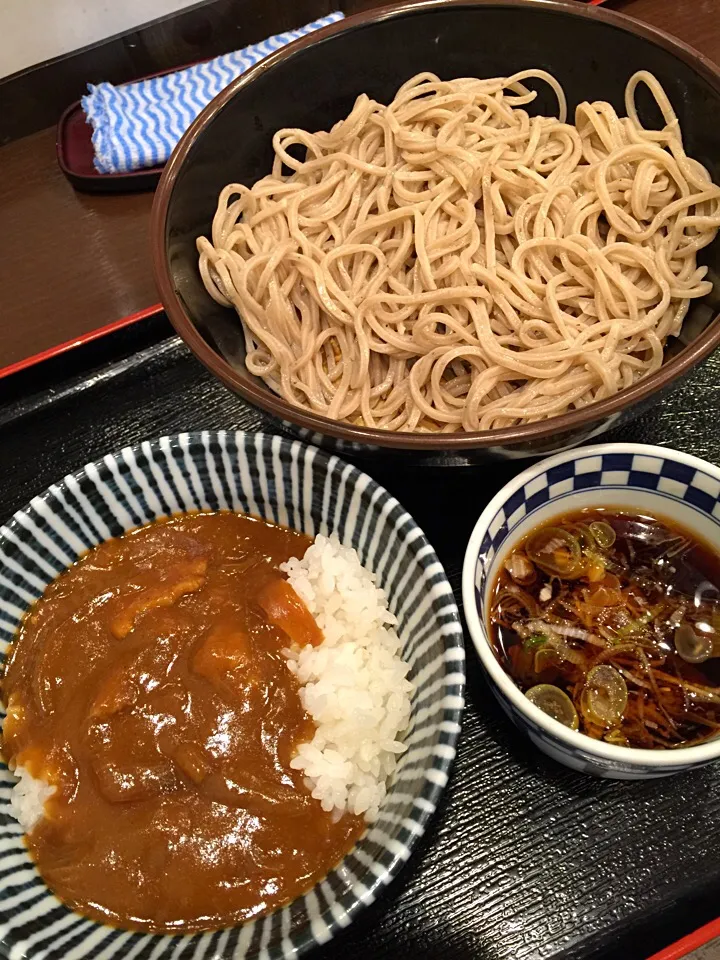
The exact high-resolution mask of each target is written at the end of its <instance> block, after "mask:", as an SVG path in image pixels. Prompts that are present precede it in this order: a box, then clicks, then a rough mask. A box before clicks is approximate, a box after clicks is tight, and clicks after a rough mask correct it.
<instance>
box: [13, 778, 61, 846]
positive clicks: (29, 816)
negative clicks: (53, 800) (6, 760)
mask: <svg viewBox="0 0 720 960" xmlns="http://www.w3.org/2000/svg"><path fill="white" fill-rule="evenodd" d="M13 776H15V777H17V778H18V782H17V783H16V784H15V786H14V787H13V788H12V791H11V793H10V814H11V815H12V816H13V817H15V819H16V820H17V821H18V822H19V823H20V826H21V827H22V828H23V830H24V831H25V833H30V831H31V830H32V829H33V827H34V826H35V824H36V823H37V822H38V820H41V819H42V818H43V817H44V816H45V801H46V800H49V799H50V797H51V796H52V795H53V794H54V793H55V791H56V789H57V787H54V786H52V785H51V784H49V783H47V782H46V781H45V780H39V779H38V778H37V777H33V775H32V774H31V773H29V772H28V771H27V770H26V769H25V767H15V769H14V770H13Z"/></svg>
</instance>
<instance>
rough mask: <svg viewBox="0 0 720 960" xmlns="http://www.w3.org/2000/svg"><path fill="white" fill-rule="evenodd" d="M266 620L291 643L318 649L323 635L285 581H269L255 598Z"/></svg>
mask: <svg viewBox="0 0 720 960" xmlns="http://www.w3.org/2000/svg"><path fill="white" fill-rule="evenodd" d="M257 600H258V603H259V604H260V606H261V607H262V608H263V610H264V611H265V613H266V615H267V618H268V620H270V622H271V623H274V624H275V626H276V627H279V628H280V629H281V630H282V631H283V632H284V633H286V634H287V635H288V636H289V637H290V639H291V640H292V642H293V643H297V644H298V646H300V647H304V646H305V645H306V644H308V643H309V644H311V645H312V646H313V647H318V646H319V645H320V644H321V643H322V642H323V639H324V638H323V634H322V630H321V629H320V627H319V626H318V625H317V623H316V622H315V618H314V617H313V615H312V614H311V613H310V611H309V610H308V608H307V607H306V606H305V604H304V603H303V601H302V600H301V598H300V597H299V596H298V595H297V593H296V592H295V590H293V588H292V587H291V586H290V584H289V583H288V582H287V580H271V581H270V583H268V584H266V585H265V586H264V587H263V588H262V590H260V592H259V593H258V596H257Z"/></svg>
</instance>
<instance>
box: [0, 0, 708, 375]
mask: <svg viewBox="0 0 720 960" xmlns="http://www.w3.org/2000/svg"><path fill="white" fill-rule="evenodd" d="M379 5H380V4H379V3H375V2H373V0H346V2H343V3H340V6H341V7H342V8H343V9H344V10H345V11H346V12H348V13H351V12H355V11H357V10H360V9H367V8H369V7H372V6H379ZM336 6H337V4H335V3H332V2H329V0H293V2H292V3H290V2H288V0H274V2H272V0H216V2H214V3H210V4H206V5H203V6H202V7H200V8H198V9H196V10H193V11H190V12H189V13H187V14H181V15H180V16H179V17H177V18H175V19H174V20H172V21H164V22H163V23H162V24H159V25H155V26H153V27H151V28H148V30H147V31H137V32H135V33H133V34H129V35H128V36H127V37H125V38H123V39H121V40H115V41H111V42H109V43H108V44H105V45H102V46H100V47H98V48H95V49H94V50H93V51H87V52H85V53H82V54H79V55H77V57H76V58H65V59H64V60H63V61H62V64H64V68H63V70H59V65H58V64H55V65H51V67H50V68H44V71H34V72H33V75H32V77H27V76H26V77H25V78H24V79H23V78H19V77H15V78H11V82H7V83H5V84H3V85H0V94H3V98H2V103H3V111H6V112H7V116H8V117H10V118H11V120H12V118H13V117H15V119H17V117H18V115H19V114H18V111H21V110H22V108H23V107H24V108H25V110H26V112H27V116H28V119H27V123H26V126H27V127H28V128H30V127H32V123H33V122H37V120H38V117H39V118H41V119H42V121H43V122H50V120H52V121H53V122H54V121H55V120H56V119H57V117H58V116H59V114H60V112H61V111H62V109H63V108H64V107H65V106H66V105H67V103H68V101H69V100H71V99H73V98H74V97H77V96H78V94H79V92H80V91H81V88H82V86H83V84H84V83H85V81H86V80H88V79H92V80H100V79H112V80H116V81H117V80H127V79H130V78H131V77H132V76H138V75H141V74H144V73H147V72H151V71H153V70H159V69H163V68H165V67H168V66H177V65H181V64H182V63H187V62H188V61H191V60H197V59H201V58H202V57H207V56H212V55H214V54H217V53H220V52H224V51H227V50H231V49H237V48H238V47H241V46H243V45H245V44H247V43H252V42H254V41H256V40H259V39H261V38H262V37H264V36H267V35H268V34H272V33H276V32H279V31H282V30H284V29H287V28H289V27H291V26H298V25H300V24H302V23H306V22H307V21H309V20H312V19H313V18H314V17H317V16H322V15H323V14H324V13H327V12H328V11H329V10H331V9H333V8H334V7H336ZM615 6H616V8H617V9H621V10H622V11H623V12H624V13H628V14H631V15H632V16H635V17H637V18H638V19H641V20H645V21H646V22H648V23H651V24H653V25H654V26H657V27H660V28H662V29H664V30H666V31H667V32H668V33H672V34H674V35H675V36H677V37H679V38H680V39H681V40H684V41H685V42H686V43H689V44H691V45H692V46H694V47H696V48H697V49H698V50H700V51H701V52H702V53H704V54H706V55H707V56H708V57H710V58H711V59H713V60H716V61H718V62H720V0H625V2H624V3H616V4H615ZM104 65H105V67H106V69H105V67H104ZM47 71H50V72H47ZM58 71H59V72H58ZM83 71H84V73H83ZM43 76H44V77H45V84H46V86H45V89H46V90H49V91H52V92H49V93H48V95H47V97H46V98H45V100H43V97H42V95H41V93H42V91H41V87H40V80H41V78H42V77H43ZM21 80H22V83H21V82H20V81H21ZM58 90H60V93H61V96H58ZM48 111H51V113H48ZM7 129H9V128H7ZM7 136H8V134H7V132H6V134H5V139H7ZM151 204H152V196H151V195H150V194H134V195H121V196H92V195H87V194H81V193H76V192H75V191H74V190H73V188H72V187H71V186H70V184H69V183H68V182H67V181H66V180H65V178H64V177H63V175H62V174H61V173H60V170H59V169H58V166H57V162H56V158H55V127H54V125H53V126H52V127H46V128H45V129H43V130H38V131H37V132H35V133H32V134H30V135H28V136H25V137H22V138H20V139H17V140H14V141H12V142H10V143H7V145H5V146H3V147H1V148H0V368H2V367H4V366H7V365H9V364H12V363H14V362H16V361H18V360H21V359H23V358H24V357H28V356H31V355H33V354H36V353H39V352H41V351H44V350H47V349H48V348H50V347H52V346H54V345H55V344H58V343H62V342H64V341H66V340H70V339H72V338H74V337H77V336H79V335H82V334H83V333H86V332H88V331H90V330H93V329H95V328H97V327H101V326H104V325H105V324H108V323H112V322H113V321H116V320H118V319H119V318H121V317H123V316H126V315H128V314H132V313H135V312H136V311H139V310H142V309H144V308H146V307H148V306H150V305H151V304H153V303H155V302H156V301H157V294H156V292H155V289H154V285H153V281H152V277H151V267H150V258H149V250H148V243H147V226H148V217H149V213H150V207H151Z"/></svg>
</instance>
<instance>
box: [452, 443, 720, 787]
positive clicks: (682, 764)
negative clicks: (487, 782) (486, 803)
mask: <svg viewBox="0 0 720 960" xmlns="http://www.w3.org/2000/svg"><path fill="white" fill-rule="evenodd" d="M587 507H609V508H611V509H612V508H616V509H623V508H624V509H626V510H629V511H631V512H636V513H649V514H651V515H654V516H659V517H665V518H667V519H669V520H671V521H674V522H675V523H677V524H678V525H679V526H681V527H684V528H685V529H686V530H689V531H690V532H691V533H694V534H695V535H696V536H698V537H700V538H701V539H703V540H704V541H705V542H706V543H709V544H710V546H711V547H713V548H714V549H715V550H716V551H717V552H718V553H720V469H718V467H716V466H714V465H713V464H710V463H707V462H706V461H705V460H700V459H699V458H698V457H691V456H689V455H688V454H686V453H680V452H679V451H678V450H668V449H666V448H664V447H652V446H646V445H644V444H638V443H606V444H601V445H599V446H595V447H581V448H580V449H578V450H570V451H568V452H566V453H561V454H558V455H557V456H555V457H550V458H549V459H547V460H542V461H540V463H536V464H533V466H531V467H528V469H527V470H524V471H523V472H522V473H521V474H519V475H518V476H517V477H515V479H514V480H512V481H511V482H510V483H508V484H506V485H505V486H504V487H503V488H502V490H501V491H500V492H499V493H498V494H497V496H496V497H494V498H493V499H492V500H491V501H490V503H489V504H488V505H487V507H486V508H485V510H484V511H483V512H482V514H481V515H480V519H479V520H478V522H477V524H476V525H475V529H474V531H473V533H472V536H471V538H470V542H469V544H468V548H467V551H466V553H465V563H464V566H463V584H462V590H463V606H464V610H465V618H466V620H467V625H468V630H469V631H470V635H471V637H472V639H473V642H474V644H475V648H476V650H477V652H478V654H479V656H480V660H481V661H482V664H483V666H484V668H485V670H486V672H487V674H488V676H489V678H490V683H491V686H492V690H493V693H494V694H495V696H496V697H497V699H498V701H499V703H500V705H501V707H502V708H503V710H504V711H505V712H506V713H507V714H508V716H509V717H510V719H511V720H512V721H513V722H514V723H515V724H516V725H517V726H518V727H519V728H520V729H521V730H523V731H524V732H525V733H527V734H528V736H529V737H530V739H531V740H532V742H533V743H534V744H535V745H536V746H537V747H539V748H540V750H542V751H543V752H544V753H546V754H548V756H551V757H552V758H553V759H555V760H558V761H559V762H560V763H564V764H565V765H566V766H568V767H572V768H574V769H575V770H581V771H582V772H583V773H592V774H595V775H596V776H600V777H611V778H613V779H618V780H639V779H649V778H652V777H666V776H668V775H669V774H672V773H681V772H682V771H685V770H689V769H692V768H694V767H699V766H702V765H703V764H705V763H709V762H710V761H712V760H716V759H718V758H720V737H716V738H715V739H713V740H709V741H707V742H706V743H701V744H698V745H697V746H694V747H678V748H676V749H673V750H637V749H631V748H629V747H621V746H615V745H613V744H610V743H604V742H603V741H599V740H593V739H592V738H591V737H587V736H585V734H583V733H579V732H577V731H575V730H570V729H569V728H568V727H565V726H563V724H562V723H560V722H559V721H557V720H554V719H553V718H552V717H549V716H547V714H545V713H543V712H542V711H541V710H540V709H539V708H538V707H536V706H535V705H534V704H532V703H531V702H530V701H529V700H528V699H527V697H526V696H525V695H524V694H523V693H522V691H521V690H520V689H519V688H518V687H516V686H515V684H514V683H513V681H512V680H511V679H510V677H509V676H508V675H507V674H506V673H505V671H504V670H503V668H502V667H501V666H500V664H499V662H498V660H497V658H496V657H495V654H494V652H493V650H492V647H491V646H490V643H489V640H488V626H487V625H488V615H489V606H490V604H489V600H490V595H491V593H492V589H493V586H494V583H495V577H496V575H497V573H498V570H499V568H500V564H501V563H502V562H503V561H504V560H505V558H506V557H507V555H508V554H509V553H510V552H511V551H512V549H513V548H514V546H515V545H516V544H517V543H518V542H519V541H520V540H522V539H523V538H524V537H525V536H527V534H528V533H530V531H531V530H532V529H533V528H535V527H537V526H539V525H541V524H543V523H547V522H548V521H549V520H551V519H553V518H554V517H558V516H561V515H562V514H564V513H569V512H571V511H575V510H583V509H585V508H587Z"/></svg>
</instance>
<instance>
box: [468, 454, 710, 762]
mask: <svg viewBox="0 0 720 960" xmlns="http://www.w3.org/2000/svg"><path fill="white" fill-rule="evenodd" d="M719 502H720V469H718V468H717V467H716V466H714V465H713V464H710V463H707V462H706V461H704V460H700V459H699V458H697V457H692V456H688V455H687V454H684V453H679V452H678V451H675V450H667V449H664V448H662V447H653V446H649V445H646V444H626V443H608V444H602V445H599V446H592V447H583V448H582V449H580V450H577V451H566V452H564V453H561V454H558V455H557V456H554V457H550V458H548V459H546V460H542V461H541V462H539V463H537V464H535V465H533V466H531V467H529V468H528V469H527V470H525V471H523V472H522V473H521V474H519V475H518V476H517V477H516V478H515V479H514V480H512V481H511V482H510V483H508V484H507V485H506V486H505V487H503V489H502V490H501V491H500V492H499V493H498V494H497V496H495V497H494V498H493V500H492V501H491V502H490V503H489V504H488V506H487V507H486V508H485V510H484V511H483V513H482V514H481V516H480V518H479V519H478V522H477V524H476V526H475V529H474V530H473V533H472V535H471V538H470V541H469V544H468V547H467V551H466V554H465V562H464V566H463V584H462V591H463V604H464V610H465V617H466V620H467V624H468V629H469V632H470V635H471V637H472V639H473V642H474V644H475V648H476V650H477V653H478V655H479V657H480V661H481V663H482V665H483V667H484V668H485V672H486V674H487V677H488V680H489V682H490V685H491V688H492V691H493V693H494V694H495V696H496V698H497V699H498V701H499V703H500V706H501V707H502V708H503V710H504V711H505V712H506V713H507V714H508V716H509V717H510V719H511V720H512V721H513V722H514V723H515V724H516V725H517V726H518V727H519V728H520V729H521V730H522V731H523V732H524V733H525V734H527V735H528V736H529V737H530V739H531V741H532V742H533V743H534V744H535V746H537V747H538V748H539V749H540V750H542V751H543V752H544V753H546V754H547V755H548V756H550V757H552V758H553V759H554V760H556V761H559V762H560V763H563V764H565V765H566V766H568V767H571V768H573V769H576V770H581V771H582V772H585V773H589V774H595V775H597V776H601V777H610V778H614V779H645V778H651V777H663V776H668V775H670V774H674V773H680V772H683V771H685V770H690V769H693V768H695V767H699V766H702V765H704V764H706V763H709V762H711V761H713V760H716V759H717V758H718V757H720V511H719V510H718V503H719Z"/></svg>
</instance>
